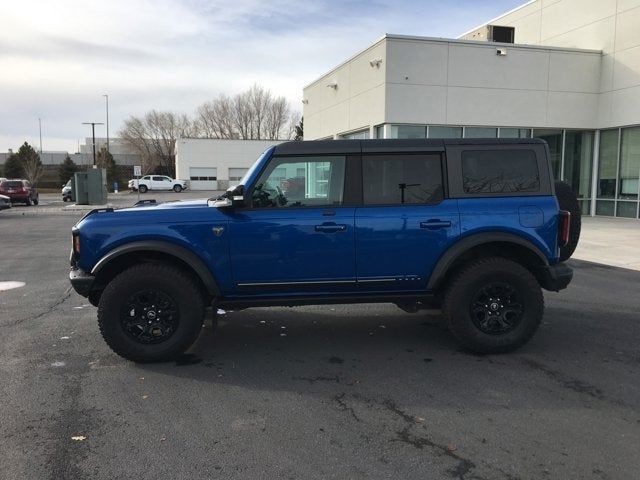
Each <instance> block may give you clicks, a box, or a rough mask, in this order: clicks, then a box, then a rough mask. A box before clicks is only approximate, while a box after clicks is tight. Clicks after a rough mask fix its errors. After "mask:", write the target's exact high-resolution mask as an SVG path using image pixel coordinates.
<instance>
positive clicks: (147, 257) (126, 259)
mask: <svg viewBox="0 0 640 480" xmlns="http://www.w3.org/2000/svg"><path fill="white" fill-rule="evenodd" d="M152 262H164V263H170V264H174V265H176V266H178V267H179V268H181V269H182V270H184V271H186V272H188V273H189V274H191V275H192V276H193V277H194V278H195V279H196V281H197V282H198V284H199V285H200V287H201V288H202V292H203V294H205V295H206V296H208V297H210V298H214V297H217V296H219V294H220V289H219V288H218V284H217V282H216V280H215V278H214V277H213V275H212V273H211V271H210V270H209V268H208V267H207V266H206V265H205V263H204V262H203V261H202V260H201V259H200V258H199V257H198V256H197V255H196V254H195V253H193V252H191V251H190V250H188V249H186V248H184V247H181V246H179V245H175V244H172V243H169V242H163V241H159V240H143V241H138V242H132V243H128V244H125V245H121V246H119V247H116V248H114V249H113V250H111V251H109V252H108V253H107V254H106V255H104V256H103V257H102V258H101V259H100V260H98V262H97V263H96V264H95V266H94V267H93V268H92V269H91V274H92V275H94V276H95V278H96V282H95V283H96V287H97V289H100V288H104V286H106V284H107V283H109V281H110V280H111V279H112V278H114V277H115V276H116V275H118V274H119V273H120V272H122V271H123V270H125V269H126V268H128V267H130V266H131V265H134V264H136V263H152Z"/></svg>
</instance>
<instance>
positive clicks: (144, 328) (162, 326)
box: [120, 289, 180, 345]
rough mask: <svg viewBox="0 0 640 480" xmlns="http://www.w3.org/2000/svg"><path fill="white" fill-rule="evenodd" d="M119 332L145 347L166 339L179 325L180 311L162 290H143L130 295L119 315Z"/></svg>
mask: <svg viewBox="0 0 640 480" xmlns="http://www.w3.org/2000/svg"><path fill="white" fill-rule="evenodd" d="M120 324H121V325H122V329H123V330H124V331H125V332H126V333H127V334H128V335H129V336H130V337H131V338H132V339H133V340H134V341H136V342H138V343H142V344H145V345H151V344H155V343H161V342H164V341H166V340H168V339H169V338H170V337H171V336H172V335H173V334H174V333H175V331H176V330H177V328H178V326H179V324H180V310H179V307H178V305H177V304H176V303H175V301H174V300H173V298H171V297H170V296H169V295H167V294H166V293H164V292H163V291H161V290H156V289H153V290H152V289H146V290H141V291H139V292H136V293H134V294H133V295H131V296H129V298H128V299H127V301H126V302H125V303H124V304H123V306H122V311H121V313H120Z"/></svg>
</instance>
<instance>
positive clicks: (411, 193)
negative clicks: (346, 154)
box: [362, 153, 444, 205]
mask: <svg viewBox="0 0 640 480" xmlns="http://www.w3.org/2000/svg"><path fill="white" fill-rule="evenodd" d="M362 190H363V200H364V204H365V205H434V204H437V203H440V202H441V201H442V199H443V198H444V189H443V186H442V162H441V159H440V155H439V154H413V153H407V154H392V155H364V156H363V157H362Z"/></svg>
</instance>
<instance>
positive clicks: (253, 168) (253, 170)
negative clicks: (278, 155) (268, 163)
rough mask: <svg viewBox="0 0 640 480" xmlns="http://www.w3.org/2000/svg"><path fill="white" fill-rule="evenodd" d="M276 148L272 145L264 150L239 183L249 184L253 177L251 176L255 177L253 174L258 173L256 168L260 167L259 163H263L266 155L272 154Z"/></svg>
mask: <svg viewBox="0 0 640 480" xmlns="http://www.w3.org/2000/svg"><path fill="white" fill-rule="evenodd" d="M274 148H275V147H273V146H271V147H269V148H267V149H266V150H265V151H264V152H262V154H261V155H260V156H259V157H258V159H257V160H256V161H255V162H253V165H251V167H250V168H249V170H247V172H246V173H245V174H244V175H243V177H242V179H241V180H240V183H239V185H246V184H247V182H248V181H249V180H250V179H251V177H253V175H254V174H255V173H256V169H257V168H258V165H261V164H262V160H264V159H265V158H266V157H268V156H269V155H271V152H272V151H273V149H274Z"/></svg>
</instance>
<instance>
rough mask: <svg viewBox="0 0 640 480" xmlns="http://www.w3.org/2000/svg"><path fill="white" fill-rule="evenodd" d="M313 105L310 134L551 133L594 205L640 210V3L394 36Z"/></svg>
mask: <svg viewBox="0 0 640 480" xmlns="http://www.w3.org/2000/svg"><path fill="white" fill-rule="evenodd" d="M496 40H499V41H496ZM510 42H515V43H510ZM303 104H304V123H305V125H304V127H305V132H304V133H305V140H313V139H320V138H421V137H429V138H438V137H440V138H444V137H449V138H451V137H469V138H471V137H512V138H513V137H530V136H534V137H539V138H543V139H545V140H546V141H547V142H548V143H549V147H550V150H551V154H552V162H553V167H554V171H555V175H556V177H557V178H562V179H564V180H566V181H567V182H569V183H570V184H571V185H572V186H573V188H574V190H575V191H576V192H577V194H578V196H579V197H580V198H581V203H582V208H583V211H584V212H585V213H590V214H597V215H608V216H619V217H632V218H638V213H639V212H638V209H639V205H638V196H639V193H640V192H639V189H640V182H639V179H640V0H533V1H530V2H528V3H526V4H525V5H523V6H521V7H519V8H517V9H515V10H513V11H511V12H508V13H506V14H505V15H503V16H501V17H498V18H496V19H493V20H491V21H490V22H488V23H487V24H483V25H481V26H480V27H477V28H475V29H473V30H471V31H469V32H467V33H465V34H463V35H461V37H460V38H458V39H440V38H427V37H411V36H404V35H385V36H384V37H382V38H381V39H380V40H378V41H377V42H375V43H374V44H373V45H371V46H370V47H368V48H367V49H365V50H364V51H362V52H360V53H358V54H356V55H355V56H353V57H351V58H350V59H348V60H346V61H345V62H344V63H342V64H340V65H338V66H337V67H335V68H334V69H333V70H331V71H330V72H329V73H327V74H325V75H323V76H322V77H320V78H319V79H317V80H316V81H314V82H312V83H311V84H309V85H308V86H306V87H305V88H304V96H303Z"/></svg>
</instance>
